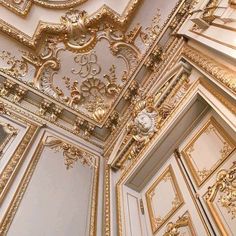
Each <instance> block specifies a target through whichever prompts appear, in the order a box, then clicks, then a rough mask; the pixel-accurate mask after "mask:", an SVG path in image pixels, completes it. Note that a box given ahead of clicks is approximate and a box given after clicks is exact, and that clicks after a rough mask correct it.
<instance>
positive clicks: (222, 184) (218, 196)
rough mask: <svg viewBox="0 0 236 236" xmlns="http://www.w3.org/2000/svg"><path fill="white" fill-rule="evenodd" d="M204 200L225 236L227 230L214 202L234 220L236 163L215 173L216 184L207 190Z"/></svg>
mask: <svg viewBox="0 0 236 236" xmlns="http://www.w3.org/2000/svg"><path fill="white" fill-rule="evenodd" d="M205 200H206V203H207V206H208V207H209V210H210V212H211V213H212V215H213V218H214V220H215V221H216V223H217V226H218V227H219V229H220V231H221V233H222V234H223V235H226V234H227V230H226V228H225V226H224V224H223V223H222V221H221V218H220V217H219V215H218V213H217V210H216V208H215V206H214V205H215V204H216V201H217V202H218V203H219V205H220V206H221V207H222V208H224V209H226V210H227V212H228V214H230V216H231V218H232V220H235V218H236V162H233V165H232V167H231V168H229V169H222V170H220V171H219V172H218V173H217V176H216V182H215V184H214V185H213V186H210V187H209V188H208V191H207V193H206V195H205Z"/></svg>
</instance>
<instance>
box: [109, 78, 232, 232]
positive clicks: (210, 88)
mask: <svg viewBox="0 0 236 236" xmlns="http://www.w3.org/2000/svg"><path fill="white" fill-rule="evenodd" d="M199 85H202V86H203V87H204V88H205V89H207V90H208V91H209V92H210V93H212V94H214V95H215V96H216V98H217V99H219V101H220V102H221V103H222V104H224V105H225V106H226V107H227V108H228V109H230V110H231V111H232V112H235V106H234V105H233V104H232V103H231V102H230V101H229V100H227V99H226V98H225V97H224V96H223V95H222V94H221V93H220V92H218V91H217V90H215V89H214V87H213V86H212V85H211V84H210V83H209V82H206V80H203V79H202V78H199V80H197V81H196V82H195V83H194V84H193V85H192V86H191V87H190V89H189V90H188V92H187V93H186V94H185V95H184V97H183V98H182V100H181V101H180V103H179V104H178V105H177V106H176V108H175V109H174V110H173V112H172V113H171V114H170V115H169V116H168V117H167V119H166V120H165V122H164V123H163V124H162V126H161V127H160V129H159V131H158V132H156V133H155V134H154V136H153V137H152V139H151V141H150V142H149V143H147V144H146V146H145V147H144V148H143V149H142V150H141V151H140V152H139V154H138V156H137V157H135V159H134V160H133V161H132V162H131V164H130V165H129V166H128V168H127V169H125V170H124V172H123V173H122V174H121V177H120V179H119V180H118V182H117V184H116V206H117V207H116V209H117V225H118V227H117V228H118V236H122V235H123V233H122V232H123V225H122V213H121V209H122V203H121V191H122V184H123V182H124V180H125V179H126V178H127V176H128V175H129V174H130V172H131V171H132V170H133V168H134V167H135V165H136V164H137V163H138V161H139V160H140V159H141V158H142V156H143V154H144V153H145V152H146V150H148V148H149V147H150V146H151V145H152V144H153V143H154V142H155V139H156V137H157V136H158V135H159V133H160V131H161V130H163V128H165V127H166V125H167V124H168V122H169V121H170V120H171V119H172V118H173V116H175V115H176V113H177V110H178V108H179V107H180V106H181V105H182V104H183V102H184V101H186V100H187V99H188V98H189V97H190V96H191V94H192V92H193V91H194V90H195V89H196V88H197V86H199ZM110 220H111V219H110ZM108 235H109V234H108Z"/></svg>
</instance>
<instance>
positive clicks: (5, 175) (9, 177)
mask: <svg viewBox="0 0 236 236" xmlns="http://www.w3.org/2000/svg"><path fill="white" fill-rule="evenodd" d="M5 109H6V114H7V115H8V116H9V117H10V118H11V119H13V120H16V121H20V122H22V123H23V124H25V125H27V128H26V129H27V131H26V133H25V135H24V137H23V138H22V139H21V141H20V143H19V144H18V146H17V147H16V149H15V151H14V153H13V154H12V156H11V157H10V159H9V161H8V162H7V164H6V165H5V167H4V169H3V171H2V172H1V174H0V204H1V202H2V201H3V200H4V197H5V195H6V194H7V191H8V189H9V188H10V186H11V183H12V182H13V180H14V177H15V175H16V174H17V172H18V170H19V168H20V166H21V164H22V162H23V160H24V157H25V154H26V153H27V151H28V148H29V145H30V143H31V142H32V140H33V139H34V137H35V135H36V133H37V132H38V130H39V129H40V127H39V126H38V125H36V124H35V123H32V122H31V121H29V120H28V119H25V118H24V117H21V116H19V115H17V114H15V113H14V112H13V111H12V110H10V109H9V108H5Z"/></svg>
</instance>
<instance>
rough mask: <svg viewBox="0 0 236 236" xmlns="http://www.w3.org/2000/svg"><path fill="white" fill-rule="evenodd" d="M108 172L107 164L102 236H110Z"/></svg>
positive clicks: (107, 166) (108, 166)
mask: <svg viewBox="0 0 236 236" xmlns="http://www.w3.org/2000/svg"><path fill="white" fill-rule="evenodd" d="M110 171H111V167H110V165H108V164H107V163H106V164H105V181H104V209H105V210H104V212H105V214H104V217H105V222H104V231H105V232H104V236H110V235H111V222H110V219H111V205H110V204H111V203H110V197H111V192H110V191H111V188H110Z"/></svg>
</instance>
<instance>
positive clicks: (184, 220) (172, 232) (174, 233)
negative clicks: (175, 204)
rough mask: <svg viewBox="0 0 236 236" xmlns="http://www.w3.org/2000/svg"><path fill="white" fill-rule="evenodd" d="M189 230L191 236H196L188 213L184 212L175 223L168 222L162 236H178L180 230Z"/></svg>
mask: <svg viewBox="0 0 236 236" xmlns="http://www.w3.org/2000/svg"><path fill="white" fill-rule="evenodd" d="M186 227H187V228H189V230H190V233H191V236H196V235H197V234H196V232H195V230H194V227H193V223H192V220H191V217H190V214H189V212H188V211H187V212H185V213H184V214H183V215H182V216H180V217H179V218H178V220H177V221H175V222H169V223H168V224H167V225H166V232H165V233H164V235H163V236H179V235H181V232H180V231H179V229H180V228H186Z"/></svg>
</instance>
